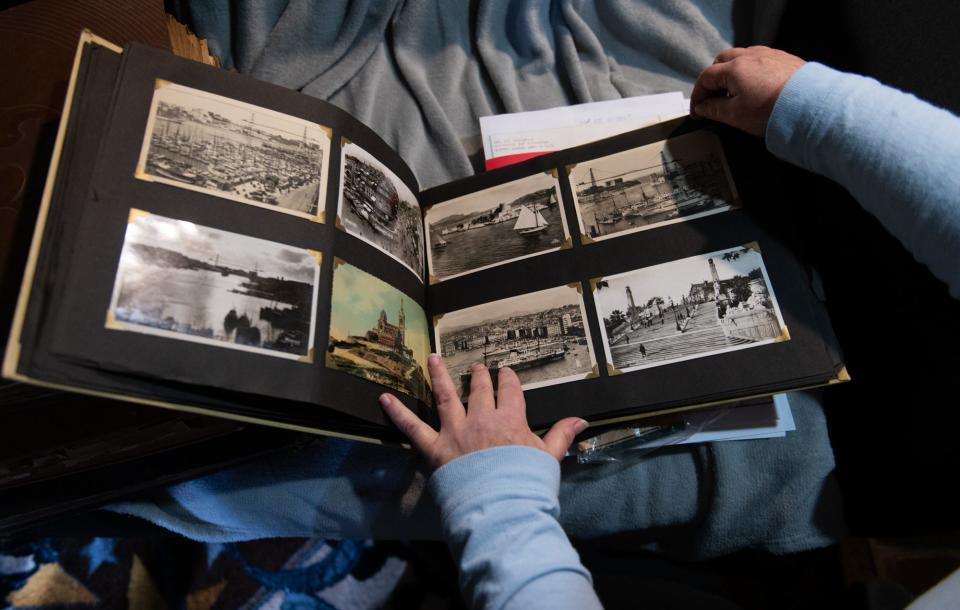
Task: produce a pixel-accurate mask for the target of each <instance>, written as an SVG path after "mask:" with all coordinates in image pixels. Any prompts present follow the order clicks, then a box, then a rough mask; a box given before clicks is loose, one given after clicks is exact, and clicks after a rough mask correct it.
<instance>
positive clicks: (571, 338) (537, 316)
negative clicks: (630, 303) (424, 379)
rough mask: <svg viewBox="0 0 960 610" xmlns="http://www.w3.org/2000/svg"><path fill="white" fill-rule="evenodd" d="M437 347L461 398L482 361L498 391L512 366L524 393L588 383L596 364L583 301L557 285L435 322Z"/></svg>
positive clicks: (577, 292) (465, 310) (471, 308)
mask: <svg viewBox="0 0 960 610" xmlns="http://www.w3.org/2000/svg"><path fill="white" fill-rule="evenodd" d="M434 332H435V335H436V341H437V346H438V347H439V349H440V353H441V355H442V356H443V358H444V361H445V362H446V364H447V368H448V369H449V370H450V376H451V377H453V380H454V383H455V384H456V386H457V392H458V393H459V394H460V396H461V398H464V397H466V396H468V395H469V394H470V378H471V375H470V367H471V366H472V365H473V364H474V363H476V362H482V363H483V364H485V365H486V366H487V368H488V369H489V370H490V374H491V376H492V377H493V379H494V387H496V376H497V372H498V371H499V370H500V368H501V367H510V368H511V369H513V370H514V371H515V372H516V373H517V375H518V376H519V377H520V382H521V383H522V384H523V388H524V389H525V390H529V389H533V388H539V387H543V386H548V385H554V384H558V383H566V382H568V381H576V380H579V379H585V378H587V377H588V376H589V375H590V374H591V373H592V372H593V369H594V365H596V358H595V356H594V354H593V347H592V345H593V344H592V343H591V342H590V327H589V324H587V321H586V319H585V316H584V308H583V296H582V295H581V294H580V291H579V290H577V288H574V287H571V286H558V287H557V288H550V289H548V290H541V291H538V292H531V293H529V294H524V295H520V296H516V297H510V298H508V299H502V300H500V301H493V302H491V303H484V304H483V305H476V306H474V307H469V308H467V309H461V310H459V311H454V312H450V313H446V314H444V315H443V316H441V317H440V318H439V319H438V320H437V321H435V327H434Z"/></svg>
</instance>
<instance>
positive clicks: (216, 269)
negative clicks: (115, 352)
mask: <svg viewBox="0 0 960 610" xmlns="http://www.w3.org/2000/svg"><path fill="white" fill-rule="evenodd" d="M319 277H320V253H319V252H314V251H312V250H305V249H303V248H296V247H293V246H287V245H284V244H280V243H276V242H272V241H267V240H265V239H258V238H255V237H249V236H246V235H240V234H238V233H230V232H227V231H221V230H219V229H214V228H211V227H204V226H200V225H197V224H194V223H192V222H187V221H184V220H177V219H174V218H166V217H164V216H159V215H156V214H151V213H149V212H144V211H142V210H137V209H132V210H130V218H129V221H128V224H127V230H126V234H125V236H124V241H123V250H122V251H121V254H120V263H119V266H118V268H117V275H116V279H115V280H114V288H113V297H112V299H111V302H110V309H109V311H108V313H107V324H106V326H107V328H111V329H114V330H123V331H130V332H136V333H142V334H148V335H155V336H160V337H166V338H169V339H177V340H180V341H191V342H194V343H204V344H206V345H214V346H217V347H226V348H230V349H236V350H242V351H247V352H255V353H258V354H265V355H270V356H279V357H282V358H290V359H294V360H300V361H303V362H309V361H312V350H313V337H314V325H315V323H316V305H317V285H318V279H319Z"/></svg>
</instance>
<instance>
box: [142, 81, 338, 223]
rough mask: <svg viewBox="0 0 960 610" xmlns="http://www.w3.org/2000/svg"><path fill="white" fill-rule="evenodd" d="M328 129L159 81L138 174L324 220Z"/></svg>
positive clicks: (320, 220) (271, 208)
mask: <svg viewBox="0 0 960 610" xmlns="http://www.w3.org/2000/svg"><path fill="white" fill-rule="evenodd" d="M329 151H330V137H329V135H328V130H327V129H326V128H324V127H322V126H320V125H318V124H316V123H311V122H309V121H304V120H303V119H299V118H297V117H292V116H289V115H286V114H281V113H279V112H274V111H273V110H268V109H266V108H261V107H259V106H254V105H252V104H246V103H243V102H239V101H237V100H232V99H230V98H226V97H222V96H219V95H214V94H212V93H207V92H205V91H200V90H197V89H191V88H189V87H183V86H180V85H176V84H173V83H169V82H166V81H159V80H158V81H157V89H156V91H155V92H154V94H153V103H152V105H151V107H150V119H149V121H148V122H147V130H146V134H145V135H144V138H143V147H142V149H141V151H140V161H139V163H138V165H137V178H141V179H143V180H149V181H152V182H161V183H163V184H169V185H172V186H177V187H180V188H185V189H189V190H192V191H199V192H201V193H207V194H209V195H214V196H216V197H221V198H226V199H231V200H233V201H240V202H243V203H247V204H250V205H254V206H257V207H261V208H266V209H270V210H275V211H278V212H284V213H287V214H294V215H296V216H301V217H304V218H309V219H311V220H314V221H319V222H322V220H323V216H322V210H321V203H320V200H321V198H322V196H323V193H324V192H325V190H326V189H325V188H324V187H325V183H326V175H327V164H328V161H329V159H328V157H329Z"/></svg>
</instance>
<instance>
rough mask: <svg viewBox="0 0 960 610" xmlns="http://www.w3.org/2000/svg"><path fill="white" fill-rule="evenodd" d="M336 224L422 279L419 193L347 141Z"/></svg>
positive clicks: (343, 154) (343, 152)
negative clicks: (417, 194) (414, 192)
mask: <svg viewBox="0 0 960 610" xmlns="http://www.w3.org/2000/svg"><path fill="white" fill-rule="evenodd" d="M341 150H342V153H341V155H342V157H343V159H342V163H341V165H340V167H342V168H343V169H342V171H341V172H340V201H339V203H338V206H337V220H338V226H339V227H340V228H342V229H343V230H344V231H346V232H347V233H349V234H350V235H353V236H354V237H357V238H359V239H362V240H363V241H365V242H367V243H368V244H370V245H371V246H373V247H375V248H377V249H378V250H380V251H381V252H383V253H384V254H386V255H387V256H389V257H391V258H393V259H394V260H396V261H398V262H400V263H401V264H402V265H404V266H405V267H406V268H407V269H409V270H410V271H412V272H413V273H414V275H416V276H417V279H419V280H420V281H423V264H424V263H423V261H424V256H423V219H422V218H421V216H420V204H419V203H417V198H416V197H414V195H413V193H412V192H411V191H410V189H409V188H407V185H406V184H404V183H403V181H402V180H400V178H398V177H397V176H396V175H395V174H394V173H393V172H392V171H390V169H389V168H387V166H385V165H384V164H383V163H381V162H380V161H379V160H377V158H376V157H374V156H373V155H371V154H370V153H368V152H367V151H365V150H364V149H362V148H360V147H359V146H357V145H356V144H354V143H353V142H347V141H344V145H343V147H342V149H341Z"/></svg>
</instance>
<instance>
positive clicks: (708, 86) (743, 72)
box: [690, 47, 807, 137]
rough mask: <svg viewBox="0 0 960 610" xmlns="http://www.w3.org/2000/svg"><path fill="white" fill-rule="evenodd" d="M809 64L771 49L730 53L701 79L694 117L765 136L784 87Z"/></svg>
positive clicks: (695, 89) (693, 99) (692, 98)
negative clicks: (801, 68) (802, 67)
mask: <svg viewBox="0 0 960 610" xmlns="http://www.w3.org/2000/svg"><path fill="white" fill-rule="evenodd" d="M805 63H807V62H805V61H803V60H802V59H800V58H799V57H797V56H795V55H790V54H789V53H786V52H784V51H778V50H777V49H770V48H768V47H749V48H746V49H742V48H735V49H727V50H726V51H724V52H723V53H720V54H719V55H717V58H716V59H714V60H713V65H712V66H710V67H709V68H707V69H706V70H704V71H703V72H701V73H700V77H699V78H697V83H696V85H694V86H693V93H691V94H690V114H691V115H692V116H693V117H694V118H696V117H703V118H706V119H712V120H714V121H718V122H720V123H725V124H727V125H730V126H731V127H736V128H737V129H742V130H743V131H746V132H747V133H752V134H753V135H755V136H761V137H762V136H765V135H766V133H767V122H768V121H769V120H770V114H771V113H772V112H773V106H774V104H776V103H777V98H778V97H780V92H781V91H783V86H784V85H786V84H787V81H788V80H790V77H791V76H793V73H794V72H796V71H797V70H799V69H800V67H801V66H803V64H805Z"/></svg>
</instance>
